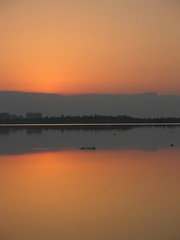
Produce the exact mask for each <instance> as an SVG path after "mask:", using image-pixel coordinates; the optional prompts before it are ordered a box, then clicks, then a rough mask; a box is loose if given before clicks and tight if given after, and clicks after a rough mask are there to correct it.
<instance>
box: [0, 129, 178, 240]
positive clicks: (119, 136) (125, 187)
mask: <svg viewBox="0 0 180 240" xmlns="http://www.w3.org/2000/svg"><path fill="white" fill-rule="evenodd" d="M81 148H84V150H82V149H81ZM86 148H87V149H86ZM91 148H95V150H92V149H91ZM0 193H1V196H0V239H2V240H41V239H42V240H121V239H122V240H179V239H180V228H179V223H180V126H178V125H170V126H161V125H158V126H144V125H140V126H132V125H125V126H117V125H116V126H106V125H104V126H93V125H91V126H80V125H79V126H74V125H71V126H57V125H56V126H1V127H0Z"/></svg>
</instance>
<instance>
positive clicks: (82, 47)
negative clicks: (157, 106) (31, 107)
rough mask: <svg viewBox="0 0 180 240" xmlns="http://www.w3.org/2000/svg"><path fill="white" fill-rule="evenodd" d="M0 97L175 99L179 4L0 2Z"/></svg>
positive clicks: (149, 0) (179, 88)
mask: <svg viewBox="0 0 180 240" xmlns="http://www.w3.org/2000/svg"><path fill="white" fill-rule="evenodd" d="M0 53H1V58H0V91H25V92H42V93H60V94H65V95H69V94H81V93H83V94H89V93H99V94H105V93H111V94H117V93H119V94H136V93H142V92H157V93H159V94H178V95H179V94H180V1H178V0H137V1H135V0H61V1H58V0H0Z"/></svg>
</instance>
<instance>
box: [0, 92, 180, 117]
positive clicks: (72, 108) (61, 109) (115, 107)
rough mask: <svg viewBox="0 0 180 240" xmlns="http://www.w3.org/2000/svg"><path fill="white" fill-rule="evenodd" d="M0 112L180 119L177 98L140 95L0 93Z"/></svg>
mask: <svg viewBox="0 0 180 240" xmlns="http://www.w3.org/2000/svg"><path fill="white" fill-rule="evenodd" d="M0 112H9V113H11V114H20V115H24V116H25V113H26V112H41V113H43V115H48V116H60V115H61V114H64V115H71V116H74V115H91V114H102V115H127V116H132V117H180V96H179V95H157V94H156V93H143V94H133V95H122V94H116V95H112V94H82V95H70V96H65V95H59V94H44V93H25V92H7V91H0Z"/></svg>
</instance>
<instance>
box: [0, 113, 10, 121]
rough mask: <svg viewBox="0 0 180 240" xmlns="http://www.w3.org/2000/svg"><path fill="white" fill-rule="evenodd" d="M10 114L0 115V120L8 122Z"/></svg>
mask: <svg viewBox="0 0 180 240" xmlns="http://www.w3.org/2000/svg"><path fill="white" fill-rule="evenodd" d="M9 119H10V114H9V113H6V112H5V113H0V120H9Z"/></svg>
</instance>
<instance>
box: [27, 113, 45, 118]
mask: <svg viewBox="0 0 180 240" xmlns="http://www.w3.org/2000/svg"><path fill="white" fill-rule="evenodd" d="M42 117H43V116H42V113H40V112H36V113H32V112H29V113H26V118H27V119H38V118H42Z"/></svg>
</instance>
